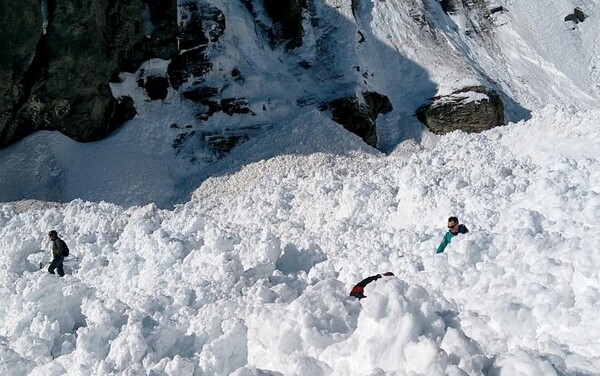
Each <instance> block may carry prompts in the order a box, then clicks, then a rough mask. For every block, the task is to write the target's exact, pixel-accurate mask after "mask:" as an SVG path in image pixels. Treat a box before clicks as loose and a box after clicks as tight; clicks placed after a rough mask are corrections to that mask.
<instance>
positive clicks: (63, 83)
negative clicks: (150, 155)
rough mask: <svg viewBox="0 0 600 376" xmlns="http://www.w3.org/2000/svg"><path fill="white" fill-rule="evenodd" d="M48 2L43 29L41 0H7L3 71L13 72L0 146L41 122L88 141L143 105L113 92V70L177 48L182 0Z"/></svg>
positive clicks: (2, 85) (0, 9) (5, 90)
mask: <svg viewBox="0 0 600 376" xmlns="http://www.w3.org/2000/svg"><path fill="white" fill-rule="evenodd" d="M22 4H24V5H22ZM48 5H49V8H48V20H47V21H48V24H47V27H46V33H45V34H42V22H43V20H42V18H41V14H40V13H41V12H40V10H39V9H40V4H39V2H38V1H35V2H30V1H26V2H2V3H0V13H2V14H3V20H5V17H4V14H7V15H8V16H9V17H6V20H7V21H6V22H3V23H2V24H0V33H1V34H2V36H3V37H2V40H3V41H4V40H7V41H9V42H8V43H7V45H8V48H7V50H4V51H2V52H0V54H1V55H0V56H1V60H0V63H1V66H0V75H2V77H3V78H4V77H8V76H12V77H13V78H12V79H8V80H4V79H2V80H0V93H1V98H0V101H2V103H1V104H2V107H1V108H2V114H0V146H6V145H8V144H11V143H13V142H15V141H17V140H19V139H20V138H22V137H24V136H26V135H27V134H29V133H31V132H33V131H36V130H40V129H49V130H59V131H61V132H62V133H64V134H65V135H67V136H69V137H71V138H73V139H75V140H77V141H83V142H85V141H93V140H97V139H100V138H103V137H105V136H106V135H108V134H109V133H110V132H111V131H112V130H114V129H115V128H117V127H119V126H120V125H121V124H122V122H123V121H126V120H128V119H129V118H130V117H131V116H133V115H132V114H134V113H135V112H134V110H133V107H132V103H133V102H132V101H131V100H129V99H122V98H117V99H115V98H114V97H113V96H112V92H111V90H110V86H109V81H110V80H111V78H112V79H115V78H116V77H117V76H118V73H119V71H134V70H136V69H137V68H138V67H139V65H140V64H141V63H142V62H143V61H145V60H147V59H149V58H152V57H159V58H163V59H169V58H171V56H172V55H173V54H174V53H175V52H176V45H177V44H176V42H177V41H176V38H175V36H176V32H177V24H176V20H177V15H176V13H175V9H176V8H175V1H174V0H170V1H159V0H143V1H141V2H140V1H131V0H129V1H114V0H95V1H91V0H84V1H78V2H72V1H67V0H56V1H53V2H48ZM23 14H25V15H27V16H25V17H24V16H23ZM11 16H12V18H11ZM5 35H6V38H5V37H4V36H5Z"/></svg>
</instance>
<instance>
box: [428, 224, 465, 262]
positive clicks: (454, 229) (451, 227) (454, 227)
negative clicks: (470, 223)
mask: <svg viewBox="0 0 600 376" xmlns="http://www.w3.org/2000/svg"><path fill="white" fill-rule="evenodd" d="M467 232H469V229H468V228H467V226H465V225H461V224H459V223H458V218H456V217H450V218H448V232H447V233H446V235H444V239H442V242H441V243H440V245H439V246H438V247H437V250H436V251H435V253H436V254H437V253H442V252H444V249H446V247H447V246H448V244H450V242H451V241H452V238H453V237H455V236H456V235H458V234H466V233H467Z"/></svg>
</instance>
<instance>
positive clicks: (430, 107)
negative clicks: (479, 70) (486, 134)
mask: <svg viewBox="0 0 600 376" xmlns="http://www.w3.org/2000/svg"><path fill="white" fill-rule="evenodd" d="M416 115H417V118H418V119H419V120H420V121H421V122H422V123H423V124H425V125H426V126H427V128H429V129H430V130H431V131H432V132H433V133H436V134H445V133H448V132H452V131H455V130H457V129H460V130H462V131H465V132H482V131H484V130H487V129H491V128H494V127H497V126H499V125H502V124H503V123H504V105H503V103H502V101H501V99H500V96H499V95H498V94H497V93H495V92H494V91H492V90H488V89H486V88H485V87H483V86H471V87H466V88H463V89H461V90H457V91H455V92H453V93H452V94H450V95H446V96H439V97H434V98H432V99H431V102H430V103H428V104H426V105H423V106H421V107H419V108H418V109H417V112H416Z"/></svg>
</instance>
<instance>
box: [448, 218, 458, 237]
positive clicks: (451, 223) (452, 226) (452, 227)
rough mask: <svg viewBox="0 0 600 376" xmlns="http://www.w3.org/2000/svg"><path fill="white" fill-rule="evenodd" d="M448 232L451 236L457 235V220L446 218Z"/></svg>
mask: <svg viewBox="0 0 600 376" xmlns="http://www.w3.org/2000/svg"><path fill="white" fill-rule="evenodd" d="M448 231H450V232H451V233H453V234H458V218H456V217H450V218H448Z"/></svg>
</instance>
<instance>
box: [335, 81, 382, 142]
mask: <svg viewBox="0 0 600 376" xmlns="http://www.w3.org/2000/svg"><path fill="white" fill-rule="evenodd" d="M326 108H327V109H329V110H330V111H331V116H332V119H333V120H334V121H335V122H337V123H339V124H341V125H342V126H344V128H345V129H347V130H349V131H350V132H352V133H354V134H356V135H357V136H359V137H360V138H362V139H363V141H364V142H365V143H367V144H368V145H371V146H373V147H377V128H376V127H375V119H377V116H379V114H380V113H383V114H387V113H388V112H390V111H392V110H393V107H392V104H391V103H390V100H389V98H388V97H387V96H385V95H382V94H379V93H376V92H364V93H362V98H361V97H359V96H349V97H344V98H338V99H334V100H332V101H330V102H329V103H327V106H326Z"/></svg>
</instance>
